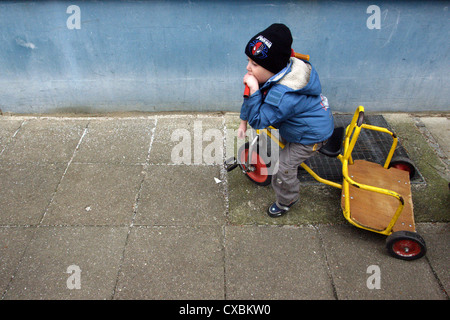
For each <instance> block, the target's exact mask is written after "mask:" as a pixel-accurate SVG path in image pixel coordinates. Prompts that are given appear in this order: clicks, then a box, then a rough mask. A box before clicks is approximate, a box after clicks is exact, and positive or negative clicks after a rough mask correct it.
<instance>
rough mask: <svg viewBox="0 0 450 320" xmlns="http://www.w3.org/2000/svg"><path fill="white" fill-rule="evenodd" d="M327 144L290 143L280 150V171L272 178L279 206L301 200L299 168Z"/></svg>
mask: <svg viewBox="0 0 450 320" xmlns="http://www.w3.org/2000/svg"><path fill="white" fill-rule="evenodd" d="M325 143H326V141H325V142H320V143H316V144H312V145H304V144H300V143H293V142H288V143H286V145H285V147H284V148H283V149H281V150H280V155H279V160H278V163H277V164H278V170H275V172H276V173H275V174H274V175H273V176H272V188H273V190H274V191H275V194H276V199H277V203H278V204H279V205H285V206H287V205H290V204H291V203H292V202H294V201H296V200H298V199H299V191H300V181H299V180H298V178H297V170H298V166H299V165H300V164H301V163H302V162H303V161H305V160H306V159H308V158H309V157H311V156H313V155H314V153H315V152H317V151H318V150H319V149H320V148H322V146H323V145H324V144H325Z"/></svg>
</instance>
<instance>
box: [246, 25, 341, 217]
mask: <svg viewBox="0 0 450 320" xmlns="http://www.w3.org/2000/svg"><path fill="white" fill-rule="evenodd" d="M291 45H292V35H291V31H290V30H289V28H288V27H286V26H285V25H284V24H272V25H271V26H270V27H268V28H267V29H265V30H263V31H261V32H260V33H258V34H257V35H255V36H254V37H253V38H252V39H251V40H250V41H249V42H248V44H247V46H246V47H245V54H246V55H247V56H248V65H247V74H246V75H245V76H244V84H246V85H247V86H248V87H249V88H250V96H249V97H248V98H244V103H243V104H242V108H241V115H240V118H241V123H240V126H239V129H238V137H239V138H244V137H245V133H246V131H247V123H248V124H249V125H250V126H251V127H252V128H254V129H263V128H266V127H268V126H273V127H275V128H277V129H278V130H279V133H280V136H281V137H282V139H283V141H284V142H285V145H286V146H285V147H284V148H283V149H282V150H280V155H279V162H278V171H276V173H275V174H274V175H273V176H272V187H273V189H274V191H275V195H276V201H275V202H274V203H273V204H272V205H271V206H270V207H269V208H268V210H267V213H268V214H269V216H271V217H280V216H282V215H284V214H285V213H286V212H287V211H288V210H289V209H290V208H291V207H292V206H293V205H294V204H295V203H296V202H297V201H298V200H299V189H300V181H299V180H298V178H297V169H298V166H299V165H300V164H301V163H302V162H303V161H305V160H306V159H308V158H309V157H311V156H312V155H313V154H314V152H316V151H317V150H319V149H320V148H321V147H322V146H323V145H324V144H325V143H326V141H327V139H328V138H329V137H330V136H331V134H332V133H333V129H334V123H333V115H332V113H331V110H330V108H329V106H328V101H327V99H326V98H325V97H324V96H323V95H322V88H321V85H320V81H319V76H318V74H317V72H316V70H315V69H314V68H313V67H312V65H311V64H310V63H309V62H307V61H303V60H300V59H297V58H291V52H292V49H291Z"/></svg>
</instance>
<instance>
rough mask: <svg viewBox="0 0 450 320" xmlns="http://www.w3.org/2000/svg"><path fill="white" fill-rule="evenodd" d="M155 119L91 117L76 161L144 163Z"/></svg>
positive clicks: (75, 158)
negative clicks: (92, 118)
mask: <svg viewBox="0 0 450 320" xmlns="http://www.w3.org/2000/svg"><path fill="white" fill-rule="evenodd" d="M155 121H156V120H155V119H116V118H102V119H94V120H91V121H89V125H88V127H87V130H86V133H85V135H84V137H83V140H82V141H81V143H80V145H79V147H78V151H77V153H76V155H75V157H74V161H75V162H89V163H94V162H95V163H97V162H101V163H126V164H141V163H144V162H145V161H146V160H147V156H148V152H149V148H150V143H151V139H152V133H153V131H154V129H155Z"/></svg>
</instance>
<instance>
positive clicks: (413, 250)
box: [392, 239, 422, 257]
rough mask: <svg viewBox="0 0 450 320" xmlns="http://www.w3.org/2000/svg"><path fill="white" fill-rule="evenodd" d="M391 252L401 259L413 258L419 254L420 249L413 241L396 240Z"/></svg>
mask: <svg viewBox="0 0 450 320" xmlns="http://www.w3.org/2000/svg"><path fill="white" fill-rule="evenodd" d="M392 250H393V251H394V252H395V253H396V254H397V255H399V256H402V257H414V256H416V255H418V254H419V253H420V251H421V250H422V248H421V247H420V245H419V244H418V243H417V242H416V241H414V240H407V239H404V240H398V241H397V242H395V243H394V245H393V246H392Z"/></svg>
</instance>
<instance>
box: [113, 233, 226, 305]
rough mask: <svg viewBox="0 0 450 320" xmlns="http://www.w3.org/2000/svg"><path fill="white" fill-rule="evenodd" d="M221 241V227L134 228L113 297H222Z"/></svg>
mask: <svg viewBox="0 0 450 320" xmlns="http://www.w3.org/2000/svg"><path fill="white" fill-rule="evenodd" d="M222 243H223V227H222V226H195V227H182V226H177V227H133V228H132V229H131V232H130V237H129V240H128V244H127V247H126V250H125V255H124V261H123V266H122V268H121V270H120V273H119V280H118V283H117V290H116V292H115V296H114V299H120V300H125V299H177V300H185V299H188V300H192V299H194V300H203V299H208V300H214V299H223V298H224V266H223V260H224V252H223V244H222Z"/></svg>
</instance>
